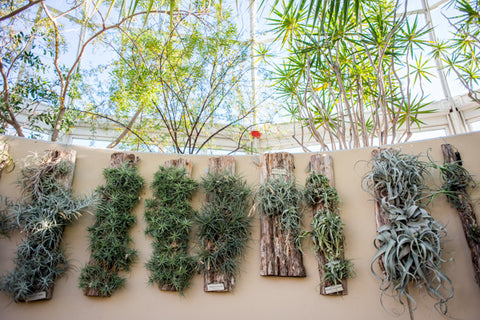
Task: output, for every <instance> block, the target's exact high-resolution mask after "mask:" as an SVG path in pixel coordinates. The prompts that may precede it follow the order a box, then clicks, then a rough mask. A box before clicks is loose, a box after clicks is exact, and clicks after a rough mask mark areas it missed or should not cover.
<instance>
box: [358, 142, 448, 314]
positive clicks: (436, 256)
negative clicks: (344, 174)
mask: <svg viewBox="0 0 480 320" xmlns="http://www.w3.org/2000/svg"><path fill="white" fill-rule="evenodd" d="M371 166H372V170H371V171H370V172H369V173H368V174H367V175H366V176H365V177H364V184H365V186H366V187H367V188H368V189H369V190H370V192H371V193H372V194H373V195H374V199H375V201H376V202H377V205H378V207H379V209H380V211H381V212H380V213H379V214H381V215H383V216H384V219H383V221H384V222H385V223H383V224H381V225H378V229H377V233H378V234H377V237H376V238H375V241H374V245H375V248H376V249H377V253H376V254H375V256H374V257H373V259H372V262H371V269H372V272H373V274H374V275H375V276H376V277H377V278H379V279H380V280H381V281H382V284H381V286H380V289H381V291H382V298H383V296H384V294H386V293H387V291H389V290H391V291H393V293H394V295H395V296H396V297H397V299H398V301H399V302H400V303H401V304H402V305H404V303H405V302H407V304H408V307H409V312H410V314H412V312H413V310H414V309H415V308H416V302H415V300H414V298H413V297H412V296H411V295H410V294H409V292H408V285H409V284H410V283H415V284H416V285H417V286H418V287H419V288H425V289H426V290H427V292H428V294H429V295H431V296H432V297H433V298H435V299H437V300H438V302H437V303H436V304H435V307H436V309H437V310H438V311H440V312H442V313H444V314H445V313H446V312H447V302H448V300H449V299H450V298H452V296H453V286H452V283H451V281H450V279H449V278H448V277H447V276H446V275H445V274H444V273H443V272H442V270H441V267H442V263H443V262H444V261H445V260H444V259H443V258H442V238H443V237H444V236H445V235H446V229H445V228H444V227H443V226H442V225H441V224H440V223H439V222H438V221H436V220H435V219H433V218H432V216H431V215H430V214H429V213H428V211H427V207H426V204H425V199H426V198H427V190H428V187H427V181H426V177H427V174H428V171H427V169H428V167H429V165H428V163H426V162H423V161H421V160H419V156H413V155H407V154H402V153H400V151H398V150H393V149H386V150H381V151H378V152H377V154H376V155H375V157H374V159H373V161H372V163H371ZM375 262H379V265H380V267H381V269H382V272H381V273H380V274H379V273H378V272H377V271H375V270H374V264H375ZM381 301H382V305H383V300H382V299H381ZM412 305H413V307H412Z"/></svg>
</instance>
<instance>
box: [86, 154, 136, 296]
mask: <svg viewBox="0 0 480 320" xmlns="http://www.w3.org/2000/svg"><path fill="white" fill-rule="evenodd" d="M103 176H104V177H105V180H106V183H105V185H103V186H100V187H98V188H97V195H98V198H99V201H98V205H97V209H96V212H95V219H96V220H95V223H94V225H93V226H91V227H89V228H88V232H89V235H90V250H91V259H90V262H89V263H88V264H87V265H86V266H85V267H84V268H83V269H82V272H81V274H80V280H79V287H80V288H82V289H83V290H84V292H85V294H86V295H88V296H102V297H109V296H111V295H112V294H113V293H114V292H115V291H116V290H118V289H119V288H121V287H123V286H124V284H125V278H124V277H122V276H121V275H120V274H119V273H120V272H124V271H128V270H129V269H130V266H131V265H132V264H133V263H134V261H135V258H136V250H134V249H132V248H131V242H132V239H131V237H130V235H129V230H130V228H131V227H132V226H133V225H134V224H135V220H136V219H135V217H134V216H133V215H132V210H133V208H134V207H135V206H136V205H137V203H138V201H139V194H140V191H141V190H142V188H143V185H144V181H143V178H142V177H141V176H140V175H139V174H138V168H137V166H136V165H133V164H132V163H129V162H125V163H124V164H122V165H121V166H120V167H115V168H107V169H105V170H104V171H103Z"/></svg>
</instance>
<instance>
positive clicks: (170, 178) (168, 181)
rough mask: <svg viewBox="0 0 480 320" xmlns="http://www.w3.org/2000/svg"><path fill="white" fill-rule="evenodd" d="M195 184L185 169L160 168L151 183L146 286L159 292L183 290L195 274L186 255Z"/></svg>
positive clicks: (148, 211) (148, 205)
mask: <svg viewBox="0 0 480 320" xmlns="http://www.w3.org/2000/svg"><path fill="white" fill-rule="evenodd" d="M197 188H198V183H197V182H195V181H194V180H193V179H192V178H190V177H189V175H188V173H187V170H186V168H178V167H175V166H171V167H160V168H159V169H158V171H157V172H156V173H155V176H154V180H153V183H152V189H153V198H151V199H148V200H147V201H146V211H145V221H146V222H147V229H146V230H145V233H146V234H148V235H149V236H151V237H152V238H153V239H154V242H153V254H152V257H151V259H150V260H149V261H148V262H147V265H146V267H147V269H148V270H149V271H150V278H149V281H150V283H157V284H158V285H159V287H160V289H161V290H163V291H178V292H179V293H180V294H183V291H184V290H185V289H186V288H188V286H189V284H190V280H191V279H192V277H193V274H194V273H195V269H196V265H197V260H196V258H195V257H193V256H191V255H190V254H189V252H188V244H189V239H190V233H191V228H192V220H193V218H194V216H195V214H196V213H195V211H194V210H193V209H192V206H191V204H190V200H191V197H192V195H193V193H194V192H195V190H196V189H197Z"/></svg>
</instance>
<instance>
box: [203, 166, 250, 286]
mask: <svg viewBox="0 0 480 320" xmlns="http://www.w3.org/2000/svg"><path fill="white" fill-rule="evenodd" d="M202 187H203V188H204V190H205V192H206V193H207V202H206V203H205V204H204V205H203V206H202V209H201V212H200V214H199V215H198V217H197V219H196V221H197V224H198V236H199V239H200V246H201V248H202V251H201V252H200V256H199V259H200V261H199V262H200V268H201V269H202V270H203V271H204V272H206V273H216V274H219V275H221V276H218V277H212V278H221V279H222V284H223V288H222V289H221V290H219V291H229V290H230V287H231V286H233V285H234V283H235V278H236V277H237V274H238V270H239V259H240V258H241V257H243V254H244V251H245V248H246V245H247V242H248V239H249V237H250V227H251V221H252V219H251V217H250V216H249V215H248V212H249V210H250V195H251V190H250V188H249V187H248V186H247V184H246V182H245V180H243V179H241V178H240V177H239V176H237V175H234V174H231V173H228V172H226V171H224V172H210V173H208V174H207V175H206V176H205V177H203V178H202ZM207 286H208V284H207ZM209 291H210V290H209Z"/></svg>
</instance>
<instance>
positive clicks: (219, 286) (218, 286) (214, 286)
mask: <svg viewBox="0 0 480 320" xmlns="http://www.w3.org/2000/svg"><path fill="white" fill-rule="evenodd" d="M207 290H208V291H223V290H225V285H224V284H223V283H209V284H207Z"/></svg>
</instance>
